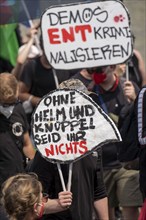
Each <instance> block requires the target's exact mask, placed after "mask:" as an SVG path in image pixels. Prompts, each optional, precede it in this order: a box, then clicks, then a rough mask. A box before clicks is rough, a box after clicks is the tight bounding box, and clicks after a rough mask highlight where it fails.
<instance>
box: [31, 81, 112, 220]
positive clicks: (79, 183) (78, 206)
mask: <svg viewBox="0 0 146 220" xmlns="http://www.w3.org/2000/svg"><path fill="white" fill-rule="evenodd" d="M70 81H71V80H66V81H64V82H62V83H61V84H60V86H59V88H64V87H66V86H67V87H68V88H72V87H74V88H75V89H77V88H76V81H75V80H74V79H73V80H72V82H73V83H72V85H73V86H71V84H70ZM74 81H75V82H74ZM78 82H80V81H79V80H78ZM78 86H79V89H81V90H82V91H83V92H86V91H87V88H86V87H85V86H84V84H83V83H82V82H80V83H79V85H78ZM88 94H89V93H88ZM61 169H62V172H63V176H64V181H65V184H66V185H67V181H68V169H69V165H67V164H62V165H61ZM30 171H31V172H35V173H36V174H37V175H38V177H39V180H40V182H41V183H42V185H43V190H44V192H45V193H48V194H49V195H50V198H52V199H53V198H56V197H57V195H58V192H59V191H60V190H61V188H62V185H61V181H60V177H59V173H58V170H57V165H56V164H53V163H50V162H49V161H47V160H45V159H44V158H43V157H42V156H41V155H40V153H39V152H37V153H36V156H35V158H34V160H33V163H32V165H31V167H30ZM72 172H73V173H72V184H71V192H72V193H73V201H72V205H71V206H70V208H69V209H68V210H66V211H64V212H62V213H56V214H52V215H46V216H43V220H45V219H49V220H83V219H84V220H89V219H90V220H91V219H92V215H93V210H94V209H95V211H96V213H97V216H98V219H99V220H103V219H104V220H108V219H109V218H108V206H107V195H106V190H105V185H104V182H103V171H102V161H101V149H99V150H97V151H94V152H92V153H91V154H90V155H87V156H86V157H83V158H81V159H80V160H78V161H76V162H74V163H73V171H72Z"/></svg>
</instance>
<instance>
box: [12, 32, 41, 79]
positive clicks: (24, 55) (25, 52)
mask: <svg viewBox="0 0 146 220" xmlns="http://www.w3.org/2000/svg"><path fill="white" fill-rule="evenodd" d="M36 33H37V30H36V29H31V38H30V40H29V41H28V43H27V44H26V45H25V47H24V49H23V50H22V51H21V52H20V54H18V57H17V63H16V66H15V67H14V69H13V70H12V74H14V76H15V77H16V78H17V79H19V76H20V74H21V71H22V68H23V64H24V63H25V61H26V60H27V58H28V55H29V52H30V49H31V46H32V45H33V43H34V38H35V35H36Z"/></svg>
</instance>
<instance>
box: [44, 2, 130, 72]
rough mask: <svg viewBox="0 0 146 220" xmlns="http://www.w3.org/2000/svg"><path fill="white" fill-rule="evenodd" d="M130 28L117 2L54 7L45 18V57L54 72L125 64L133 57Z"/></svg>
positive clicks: (49, 9)
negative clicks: (56, 70)
mask: <svg viewBox="0 0 146 220" xmlns="http://www.w3.org/2000/svg"><path fill="white" fill-rule="evenodd" d="M129 25H130V18H129V14H128V11H127V9H126V8H125V6H124V5H123V4H122V3H121V2H119V1H116V0H114V1H112V0H111V1H97V2H86V3H78V4H77V3H74V4H70V5H59V6H53V7H50V8H48V9H47V10H46V11H45V12H44V14H43V15H42V18H41V31H42V41H43V47H44V52H45V55H46V57H47V59H48V61H49V63H50V64H51V65H52V67H53V68H54V69H68V70H69V69H77V68H89V67H94V66H105V65H112V64H119V63H124V62H126V61H127V60H128V59H129V57H130V56H131V55H132V38H131V31H130V27H129Z"/></svg>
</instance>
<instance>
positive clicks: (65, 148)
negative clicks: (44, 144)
mask: <svg viewBox="0 0 146 220" xmlns="http://www.w3.org/2000/svg"><path fill="white" fill-rule="evenodd" d="M87 150H88V148H87V146H86V141H80V142H71V143H69V144H60V145H56V144H55V145H53V144H51V145H50V146H49V149H48V148H45V151H46V156H47V157H49V156H54V155H59V154H61V155H64V154H77V153H80V154H85V153H86V152H87Z"/></svg>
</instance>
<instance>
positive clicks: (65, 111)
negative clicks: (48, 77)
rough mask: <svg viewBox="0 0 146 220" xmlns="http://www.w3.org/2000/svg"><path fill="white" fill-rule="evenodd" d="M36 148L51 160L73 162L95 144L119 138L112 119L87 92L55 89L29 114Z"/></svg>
mask: <svg viewBox="0 0 146 220" xmlns="http://www.w3.org/2000/svg"><path fill="white" fill-rule="evenodd" d="M32 133H33V138H34V141H35V145H36V147H37V149H38V150H39V151H40V153H41V154H42V156H44V157H45V158H46V159H49V160H51V162H60V163H61V162H63V163H64V162H66V163H68V162H72V161H74V160H77V159H78V158H81V157H82V156H84V155H86V154H89V153H90V152H91V151H92V150H94V149H95V148H96V147H97V146H101V145H102V144H103V143H106V142H109V141H119V140H120V134H119V132H118V130H117V128H116V126H115V125H114V123H113V122H112V120H111V119H110V118H109V117H108V116H107V115H106V114H105V113H104V112H103V111H102V110H101V108H100V107H98V106H97V105H96V103H95V102H94V101H93V100H92V99H91V98H90V97H89V96H87V95H86V94H84V93H82V92H79V91H77V90H73V89H70V90H69V89H58V90H55V91H53V92H51V93H49V94H48V95H46V96H45V97H43V98H42V99H41V101H40V103H39V104H38V106H37V108H36V109H35V112H34V113H33V117H32Z"/></svg>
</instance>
